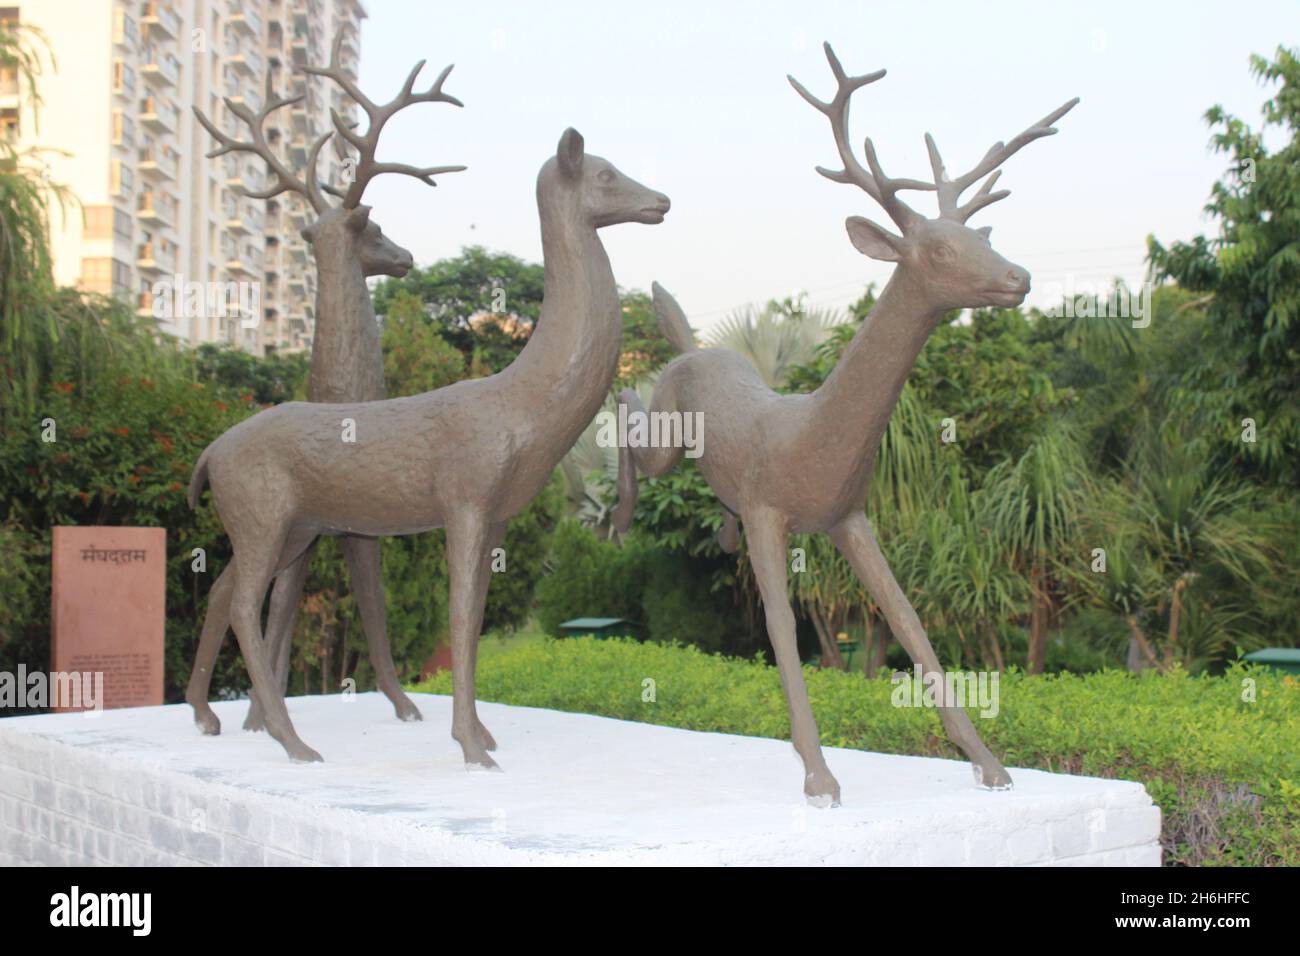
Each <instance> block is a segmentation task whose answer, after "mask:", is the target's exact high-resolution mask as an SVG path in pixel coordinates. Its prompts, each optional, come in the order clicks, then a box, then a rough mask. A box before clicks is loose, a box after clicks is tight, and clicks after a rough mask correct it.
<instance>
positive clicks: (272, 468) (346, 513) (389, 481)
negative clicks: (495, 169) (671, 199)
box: [190, 129, 669, 768]
mask: <svg viewBox="0 0 1300 956" xmlns="http://www.w3.org/2000/svg"><path fill="white" fill-rule="evenodd" d="M537 204H538V208H539V212H540V218H541V225H542V250H543V262H544V280H543V301H542V310H541V315H540V317H539V319H538V321H537V325H536V328H535V329H534V330H533V333H532V335H531V336H530V337H529V339H528V344H527V345H526V346H525V347H524V349H523V351H522V352H521V353H520V354H519V356H518V357H517V358H516V359H515V361H514V362H513V363H511V364H510V366H509V367H507V368H506V369H505V370H504V371H502V372H499V373H498V374H496V375H492V376H490V377H488V378H480V379H469V380H465V381H461V382H457V383H455V384H453V385H449V386H447V387H446V388H440V389H436V390H434V391H432V392H425V393H424V394H422V395H414V396H410V397H407V398H394V399H388V400H386V401H376V402H364V403H345V404H312V403H308V402H289V403H286V404H283V405H279V406H276V407H275V408H270V409H267V410H265V411H263V412H259V413H258V414H257V415H254V416H253V417H252V418H249V419H246V420H245V421H243V422H241V423H239V424H238V425H236V426H234V427H233V428H231V429H230V430H229V431H227V432H226V433H225V434H224V435H222V436H221V437H220V438H218V439H217V440H216V441H214V442H213V443H212V444H211V445H209V446H208V447H207V448H206V449H205V450H204V452H203V454H202V455H201V456H199V460H198V463H197V464H196V465H195V468H194V476H193V478H192V479H191V480H190V503H191V505H192V506H193V505H196V504H197V502H198V498H199V495H200V494H201V493H202V490H203V486H204V485H205V484H207V485H209V486H210V487H211V492H212V500H213V502H214V504H215V505H216V508H217V513H218V514H219V515H220V517H221V520H222V523H223V525H224V526H225V529H226V533H227V534H229V536H230V541H231V545H232V547H233V551H234V555H233V557H232V558H231V561H230V566H229V567H228V568H227V570H226V572H225V573H224V574H223V575H222V577H221V578H219V579H218V581H217V582H216V584H214V585H213V591H212V594H211V597H210V598H209V611H208V614H209V619H208V621H207V622H205V624H204V639H205V640H207V639H208V637H209V635H210V634H221V633H224V631H225V628H226V626H227V625H228V624H229V625H230V626H233V628H234V631H235V636H236V637H237V638H238V640H239V648H240V651H241V652H242V653H243V656H244V661H245V663H246V664H247V665H248V669H249V672H250V675H251V677H252V681H253V688H254V692H255V693H256V695H257V697H258V699H259V700H260V701H261V703H262V707H263V709H264V711H265V716H266V726H267V730H268V731H269V732H270V734H271V736H272V737H274V738H275V739H276V740H277V741H279V742H280V744H281V745H283V746H284V748H285V750H286V751H287V752H288V754H289V756H290V757H291V758H293V759H296V760H319V759H320V755H319V754H318V753H317V752H316V751H315V750H312V749H311V748H310V747H308V746H307V745H306V744H305V743H303V741H302V740H301V739H299V737H298V735H297V733H296V732H295V731H294V728H293V725H292V723H291V722H290V720H289V714H288V710H287V708H286V707H285V702H284V698H283V697H282V696H280V695H279V694H278V693H276V692H275V691H276V688H275V686H274V685H275V679H276V677H275V673H274V670H273V668H272V666H271V664H270V663H269V662H268V660H267V655H266V649H265V648H264V646H263V641H262V634H261V627H260V617H261V615H260V610H261V606H262V600H263V598H264V597H265V594H266V589H267V587H268V585H269V584H270V582H271V581H272V580H273V579H274V578H276V576H277V575H281V574H283V573H284V572H285V571H286V570H288V569H289V568H290V567H292V566H293V564H294V562H295V561H297V560H299V559H300V558H301V557H302V555H303V553H304V552H305V551H306V549H307V548H309V547H310V546H311V544H312V542H314V541H315V540H316V538H317V537H318V536H319V535H322V534H336V535H337V534H345V535H360V536H366V537H380V536H388V535H398V534H415V533H418V532H421V531H428V530H430V529H433V528H445V529H446V532H447V568H448V573H449V578H450V612H449V618H450V631H451V645H452V687H453V709H452V714H453V716H452V737H453V738H454V739H455V740H456V741H457V742H458V743H459V744H460V745H461V749H462V751H463V754H464V758H465V763H466V765H467V766H479V767H488V768H493V767H495V766H496V763H495V762H494V761H493V759H492V757H491V756H489V754H488V751H490V750H494V749H495V748H496V742H495V741H494V740H493V738H492V735H491V734H490V733H489V732H488V731H487V728H485V727H484V726H483V724H482V722H481V721H480V720H479V718H478V713H477V709H476V706H475V699H474V671H475V663H476V656H477V645H478V638H479V629H480V627H481V625H482V621H483V606H484V602H485V600H486V598H487V589H488V581H489V577H490V564H491V555H492V551H493V550H494V549H495V548H496V547H497V546H498V545H499V544H500V542H501V539H502V536H503V535H504V533H505V527H506V522H507V521H508V520H509V519H510V518H511V517H512V516H513V515H516V514H518V513H519V512H520V511H522V510H523V509H524V508H525V507H527V505H528V503H529V502H530V501H532V499H533V498H534V497H535V496H536V495H537V493H538V492H539V491H540V490H541V488H542V486H543V485H544V484H545V483H546V481H547V479H548V478H549V477H550V475H551V473H552V472H553V471H554V469H555V466H556V465H557V464H558V463H559V461H560V459H561V458H562V457H563V456H564V453H565V452H567V451H568V450H569V448H570V447H572V445H573V443H574V442H575V441H576V440H577V438H578V436H579V435H580V434H581V433H582V430H583V429H584V428H585V427H586V425H587V424H588V423H589V422H590V421H591V419H592V418H593V417H594V416H595V414H596V412H597V411H598V410H599V409H600V406H601V403H602V401H603V400H604V398H605V396H606V394H607V393H608V391H609V388H610V386H611V385H612V384H613V381H614V375H615V373H616V372H617V369H618V357H619V349H620V345H621V341H622V334H623V325H622V313H621V309H620V307H619V299H618V289H617V286H616V285H615V283H614V274H613V272H612V270H611V268H610V264H609V258H608V256H607V255H606V254H605V249H604V246H603V245H602V244H601V241H600V238H599V237H598V235H597V230H598V229H600V228H601V227H604V226H611V225H614V224H616V223H622V222H641V223H658V222H662V221H663V218H664V216H665V214H666V213H667V212H668V206H669V203H668V198H667V197H666V196H664V195H662V194H661V193H657V192H653V191H652V190H650V189H647V188H646V187H645V186H642V185H640V184H639V183H636V182H634V181H632V180H631V179H629V178H628V177H626V176H624V175H623V174H622V173H620V172H619V171H618V170H617V169H615V168H614V166H613V165H611V164H610V163H609V162H607V161H606V160H604V159H601V158H600V157H597V156H588V155H586V154H585V151H584V145H583V139H582V136H581V135H579V134H578V132H577V131H576V130H573V129H569V130H566V131H565V132H564V135H563V136H562V137H561V138H560V144H559V149H558V151H557V153H556V155H555V156H554V157H552V158H551V159H549V160H547V162H546V163H545V164H544V165H543V166H542V170H541V173H540V174H539V175H538V179H537ZM539 396H544V400H541V401H539ZM191 703H194V701H191ZM202 703H203V706H204V707H206V706H207V703H206V700H204V701H203V702H202ZM197 708H198V705H197V704H196V709H197Z"/></svg>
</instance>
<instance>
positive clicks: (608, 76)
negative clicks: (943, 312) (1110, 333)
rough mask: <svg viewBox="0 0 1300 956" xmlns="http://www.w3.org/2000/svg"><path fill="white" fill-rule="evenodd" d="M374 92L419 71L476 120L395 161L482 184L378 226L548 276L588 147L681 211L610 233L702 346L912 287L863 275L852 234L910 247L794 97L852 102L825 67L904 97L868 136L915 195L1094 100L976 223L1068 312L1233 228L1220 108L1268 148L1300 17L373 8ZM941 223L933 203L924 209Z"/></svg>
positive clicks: (376, 198) (1203, 8) (873, 120)
mask: <svg viewBox="0 0 1300 956" xmlns="http://www.w3.org/2000/svg"><path fill="white" fill-rule="evenodd" d="M366 6H367V9H368V11H369V13H370V18H369V20H368V21H366V23H365V26H364V28H363V38H362V60H361V83H362V87H363V89H365V90H366V91H367V92H368V93H369V94H370V95H371V96H372V98H375V99H387V98H389V97H390V96H392V95H393V94H394V93H395V92H396V91H397V89H398V88H399V87H400V84H401V82H402V80H403V78H404V77H405V74H406V71H407V70H408V69H409V68H410V67H411V66H412V65H414V63H415V62H416V61H418V60H420V59H427V60H428V61H429V65H428V66H427V67H426V68H425V69H426V73H425V74H424V75H423V76H422V79H423V80H424V81H426V82H432V79H433V77H434V76H436V74H437V71H438V70H439V69H441V68H442V66H444V65H445V64H447V63H451V62H454V63H455V64H456V68H455V70H454V71H453V73H452V75H451V78H450V79H449V80H448V82H447V85H446V87H445V88H446V90H447V91H448V92H451V93H453V94H454V95H456V96H458V97H459V98H460V99H462V100H463V101H464V103H465V108H464V109H463V110H460V109H456V108H454V107H450V106H445V105H422V106H416V107H412V108H410V109H409V110H408V111H407V113H405V114H403V115H401V116H399V117H398V118H397V119H395V120H394V121H393V122H392V123H391V124H390V126H389V128H388V129H386V130H385V134H384V140H383V145H382V146H381V150H380V155H381V158H384V159H391V160H395V161H401V162H408V163H417V164H429V165H435V164H446V163H464V164H466V165H467V166H469V170H468V171H467V172H463V173H458V174H455V175H449V176H446V177H443V178H442V180H441V185H439V186H438V187H437V188H436V189H429V188H428V187H426V186H422V185H420V184H419V183H418V182H416V181H415V180H413V179H407V178H405V177H399V176H385V177H382V178H381V179H379V180H376V181H375V183H374V184H373V185H372V186H371V187H370V189H369V191H368V193H367V202H370V203H371V204H373V205H374V207H375V217H376V219H377V220H378V221H379V222H381V223H382V224H383V226H384V229H385V231H386V232H387V233H388V234H389V235H391V236H392V237H393V238H394V239H396V240H397V241H398V242H400V243H402V244H403V245H405V246H406V247H407V248H409V249H410V250H411V251H412V253H414V255H415V259H416V262H417V263H421V264H423V263H428V262H430V261H433V260H435V259H439V258H444V257H448V256H454V255H456V254H457V253H458V252H459V250H460V248H461V247H462V246H465V245H471V244H479V245H483V246H486V247H488V248H489V249H493V250H500V251H506V252H511V253H514V254H515V255H518V256H521V257H523V258H525V259H528V260H532V261H541V255H542V249H541V240H540V236H539V231H538V222H537V207H536V199H535V191H534V188H535V183H536V176H537V170H538V169H539V167H540V166H541V164H542V162H543V161H544V160H545V159H546V158H547V157H548V156H550V155H551V154H552V153H553V152H554V150H555V146H556V143H557V141H558V140H559V137H560V134H561V132H563V130H564V128H565V127H566V126H574V127H576V128H577V129H578V130H579V131H580V132H581V133H582V134H583V136H584V137H585V139H586V143H587V150H588V151H589V152H591V153H594V154H597V155H600V156H603V157H605V158H606V159H608V160H610V161H611V162H613V163H614V164H615V165H616V166H618V167H619V168H620V169H621V170H623V171H624V172H625V173H627V174H628V175H630V176H632V177H634V178H636V179H638V180H640V181H641V182H643V183H645V184H646V185H648V186H652V187H653V188H655V189H658V190H660V191H662V192H665V193H667V194H668V196H669V197H671V199H672V202H673V208H672V211H671V212H670V213H669V215H668V218H667V220H666V222H665V223H663V224H662V225H658V226H645V225H637V224H626V225H619V226H613V227H610V228H608V229H605V230H603V232H602V236H603V238H604V240H605V245H606V248H607V249H608V250H609V254H610V258H611V260H612V262H613V266H614V273H615V276H616V277H617V278H618V281H619V283H620V285H622V286H623V287H624V288H628V289H634V288H640V289H648V288H649V285H650V282H651V280H653V279H657V280H659V281H660V282H661V283H662V284H663V285H664V286H666V287H667V288H668V289H669V290H670V291H672V292H673V293H674V294H676V295H677V297H678V299H679V300H680V301H681V303H682V305H683V307H684V308H685V309H686V311H687V314H688V315H689V316H690V318H691V320H692V322H693V323H694V324H695V325H697V327H700V328H707V327H708V326H709V325H710V324H711V323H713V322H716V321H717V320H718V319H719V318H720V317H722V316H723V315H725V314H726V313H727V312H728V311H730V310H731V309H733V308H735V307H737V306H740V305H743V304H745V303H748V302H756V303H761V302H763V301H766V300H767V299H769V298H781V297H784V296H786V295H790V294H791V293H792V292H794V291H795V290H805V291H806V292H807V296H808V299H807V300H808V302H809V303H810V304H811V305H815V306H830V307H842V306H844V305H845V304H847V303H848V302H851V301H852V300H853V299H855V298H856V297H857V296H858V295H859V294H860V292H861V289H862V287H863V286H864V285H865V284H866V283H867V282H869V281H871V280H873V279H874V280H876V281H878V282H882V283H883V282H884V281H885V280H886V279H887V278H888V275H889V271H890V270H889V267H888V266H886V265H884V264H881V263H877V262H873V261H871V260H868V259H866V258H864V257H863V256H861V255H860V254H859V253H857V252H856V251H855V250H854V249H853V248H852V246H851V245H850V244H849V241H848V239H847V237H846V235H845V232H844V227H843V222H844V219H845V217H846V216H850V215H864V216H867V217H869V218H873V219H877V220H880V221H882V222H885V223H887V222H888V219H887V217H885V216H884V213H883V212H881V211H880V210H879V209H878V208H877V207H875V206H874V204H873V203H872V201H871V200H870V199H869V198H868V197H867V196H866V195H865V194H863V193H862V192H860V191H859V190H857V189H856V188H853V187H849V186H842V185H837V184H835V183H831V182H829V181H827V180H824V179H822V178H821V177H820V176H818V175H817V174H816V173H815V172H814V171H813V167H814V166H816V165H824V166H828V167H836V166H838V160H837V155H836V152H835V147H834V143H833V141H832V140H831V134H830V127H829V124H828V123H827V121H826V120H825V118H824V117H823V116H821V115H820V114H818V113H816V112H815V111H814V110H813V109H812V108H811V107H809V106H808V105H806V104H805V103H804V102H803V101H802V100H801V99H800V98H799V97H798V96H797V95H796V94H795V92H794V91H793V90H792V89H791V88H790V86H789V84H788V82H787V81H786V74H787V73H792V74H794V75H795V76H796V77H797V78H799V79H800V80H801V81H803V82H804V84H805V85H806V86H808V87H809V89H810V90H811V91H812V92H813V93H814V94H816V95H819V96H820V97H822V98H827V97H829V95H830V93H831V92H832V90H833V86H832V80H831V76H830V71H829V68H828V66H827V64H826V60H825V58H824V56H823V54H822V51H821V42H822V41H823V40H829V41H830V42H831V43H832V45H833V46H834V47H835V50H836V53H837V54H838V55H839V57H840V59H841V61H842V62H843V64H844V66H845V68H846V69H847V70H848V71H849V72H850V73H866V72H871V71H874V70H877V69H880V68H886V69H888V71H889V74H888V76H886V77H885V78H884V79H883V80H881V81H879V82H878V83H875V84H872V85H871V86H868V87H866V88H864V89H862V90H861V91H859V92H858V93H857V94H855V96H854V100H853V114H852V131H851V132H852V136H853V140H854V143H855V144H856V145H858V146H860V144H861V141H862V138H863V137H864V136H867V135H870V136H871V137H872V138H873V139H874V141H875V143H876V147H877V151H878V153H879V156H880V159H881V163H882V165H883V166H884V168H885V170H886V171H887V172H889V173H890V174H891V175H896V176H912V177H917V178H924V177H926V176H928V175H929V165H928V162H927V159H926V152H925V145H924V140H923V135H924V134H925V133H926V132H927V131H928V132H931V133H933V135H934V136H935V138H936V140H937V142H938V144H939V147H940V149H941V151H942V153H943V156H944V159H945V162H946V164H947V166H948V169H949V171H950V172H955V171H956V170H961V169H965V168H968V167H969V166H971V165H973V164H974V163H975V162H977V161H978V160H979V159H980V158H981V157H982V156H983V154H984V152H985V151H986V150H987V149H988V147H989V146H990V145H992V143H994V142H995V141H997V140H999V139H1007V138H1009V137H1011V136H1013V135H1015V134H1016V133H1018V132H1020V131H1021V130H1023V129H1024V128H1025V127H1027V126H1028V125H1030V124H1031V123H1032V122H1033V121H1034V120H1037V119H1039V118H1041V117H1042V116H1043V115H1045V114H1046V113H1048V112H1050V111H1051V110H1052V109H1054V108H1055V107H1056V106H1058V105H1060V104H1061V103H1063V102H1064V101H1066V100H1068V99H1070V98H1071V97H1074V96H1079V97H1081V98H1082V102H1081V103H1080V104H1079V106H1077V107H1076V108H1075V109H1074V110H1073V112H1071V113H1070V114H1069V115H1068V116H1066V117H1065V118H1064V119H1063V120H1061V122H1060V133H1059V134H1058V135H1057V136H1055V137H1052V138H1050V139H1045V140H1040V141H1038V142H1036V143H1033V144H1031V145H1029V146H1028V147H1026V148H1025V149H1024V150H1023V151H1021V152H1020V153H1018V154H1017V155H1016V156H1015V157H1013V158H1012V159H1011V160H1010V161H1008V163H1007V164H1006V166H1005V167H1004V172H1003V176H1002V179H1001V181H1000V182H999V187H1006V188H1009V189H1011V191H1012V195H1011V196H1010V197H1009V198H1007V199H1005V200H1003V201H1001V202H999V203H996V204H994V205H993V206H990V207H988V208H987V209H985V210H983V211H981V212H980V213H978V214H977V215H976V217H975V218H974V219H972V221H971V224H972V225H974V226H983V225H989V226H992V227H993V244H994V246H995V247H996V248H997V249H998V251H1000V252H1001V253H1003V254H1004V255H1005V256H1006V257H1007V258H1009V259H1011V260H1012V261H1015V262H1017V263H1019V264H1021V265H1023V266H1025V267H1027V268H1028V269H1029V270H1030V272H1031V274H1032V275H1033V281H1034V286H1035V292H1034V293H1033V294H1032V295H1031V298H1030V301H1031V302H1035V303H1038V304H1042V301H1043V300H1042V299H1041V296H1042V294H1043V293H1044V292H1045V291H1046V290H1048V289H1051V288H1053V287H1054V286H1055V287H1056V288H1060V287H1061V286H1062V285H1064V284H1066V283H1073V284H1074V286H1075V287H1076V288H1080V289H1081V288H1084V287H1085V286H1086V284H1087V283H1096V282H1105V281H1107V280H1109V279H1110V278H1111V277H1114V276H1122V277H1124V278H1126V279H1127V280H1129V281H1130V282H1139V281H1141V277H1142V273H1143V265H1142V259H1143V253H1144V249H1145V237H1146V236H1147V234H1148V233H1154V234H1155V235H1156V236H1158V237H1159V238H1160V239H1162V240H1164V241H1166V242H1167V241H1169V240H1173V239H1178V238H1186V237H1189V236H1191V235H1194V234H1196V233H1198V232H1203V231H1205V230H1206V229H1207V228H1209V227H1210V226H1211V224H1210V223H1209V222H1208V220H1207V219H1206V218H1205V217H1204V215H1203V214H1202V213H1201V211H1200V210H1201V207H1202V206H1203V204H1204V202H1205V200H1206V198H1207V196H1208V193H1209V188H1210V185H1211V183H1212V182H1213V181H1214V180H1215V179H1216V178H1217V177H1218V176H1219V175H1220V173H1221V172H1222V170H1223V168H1224V166H1225V163H1224V161H1223V159H1222V158H1220V157H1216V156H1214V155H1213V154H1211V153H1210V152H1209V150H1208V148H1207V143H1208V139H1209V135H1210V131H1209V129H1208V128H1207V127H1206V125H1205V123H1204V121H1203V119H1202V115H1203V114H1204V112H1205V110H1206V108H1207V107H1209V106H1211V105H1212V104H1214V103H1221V104H1223V105H1224V106H1225V107H1226V108H1227V109H1228V110H1230V111H1232V112H1235V113H1237V114H1238V115H1240V116H1242V117H1243V118H1245V119H1246V120H1247V121H1248V122H1250V123H1251V124H1252V125H1255V124H1257V123H1258V120H1259V106H1260V104H1261V103H1262V102H1263V100H1264V98H1265V92H1264V88H1263V87H1261V86H1259V85H1258V84H1257V83H1256V82H1255V81H1254V79H1253V78H1252V77H1251V75H1250V72H1249V63H1248V58H1249V56H1250V54H1251V53H1260V54H1264V55H1268V56H1271V54H1272V53H1273V51H1274V49H1275V48H1276V47H1277V46H1278V45H1279V44H1281V43H1284V44H1286V45H1288V46H1295V45H1296V44H1297V43H1300V36H1298V34H1300V4H1297V3H1296V2H1295V0H1276V2H1272V0H1251V2H1250V3H1222V2H1220V3H1209V2H1161V3H1157V2H1142V3H1139V2H1133V0H1125V2H1089V3H1083V2H1075V3H1041V2H1023V3H1021V2H995V3H971V2H969V0H966V2H944V3H919V2H910V3H905V2H880V0H872V2H861V0H859V2H848V0H843V2H837V0H803V2H755V0H745V2H717V0H707V2H706V0H694V2H689V3H688V2H679V0H656V2H654V3H646V2H635V3H633V2H624V0H603V2H600V0H596V2H575V0H557V2H553V3H535V2H534V3H528V2H502V0H495V2H491V3H481V2H468V0H462V2H454V3H448V2H441V0H436V2H430V0H366ZM911 195H912V197H913V198H914V199H915V202H914V203H913V204H914V205H915V206H916V208H918V210H919V211H923V212H926V213H927V214H930V215H932V214H933V212H934V207H933V202H934V200H933V196H932V195H927V194H924V193H916V194H911Z"/></svg>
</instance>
